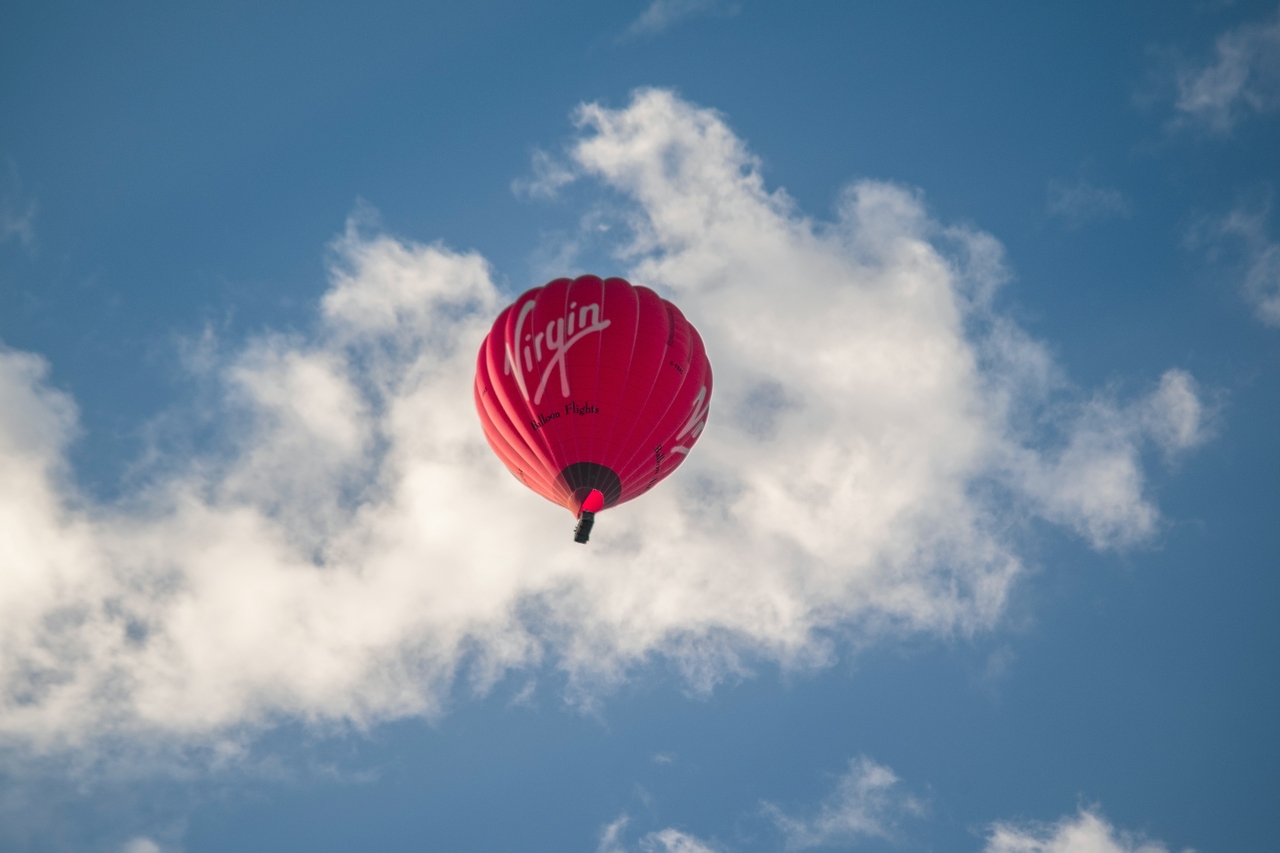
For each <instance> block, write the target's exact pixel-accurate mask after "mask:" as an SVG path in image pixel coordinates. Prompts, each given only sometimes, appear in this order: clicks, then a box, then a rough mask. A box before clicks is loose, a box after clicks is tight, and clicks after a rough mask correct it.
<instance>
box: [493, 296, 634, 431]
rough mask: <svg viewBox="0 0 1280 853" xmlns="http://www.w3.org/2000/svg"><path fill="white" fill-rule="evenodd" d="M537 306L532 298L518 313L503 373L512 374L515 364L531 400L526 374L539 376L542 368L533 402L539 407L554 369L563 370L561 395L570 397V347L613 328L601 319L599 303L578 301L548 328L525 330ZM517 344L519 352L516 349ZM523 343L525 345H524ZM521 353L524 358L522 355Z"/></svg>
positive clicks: (522, 386)
mask: <svg viewBox="0 0 1280 853" xmlns="http://www.w3.org/2000/svg"><path fill="white" fill-rule="evenodd" d="M533 308H534V300H532V299H530V300H529V301H528V302H526V303H525V304H524V305H521V306H520V313H519V314H518V315H517V316H516V328H515V334H514V336H513V338H512V340H510V341H507V343H506V348H507V353H506V359H505V361H504V363H503V365H502V372H503V374H504V375H506V374H509V373H511V371H512V368H513V366H514V369H515V374H516V385H518V386H519V387H520V393H521V394H523V395H524V399H525V400H526V401H528V399H529V386H528V384H527V383H526V382H525V374H526V373H527V374H529V375H530V376H534V375H537V371H538V370H541V371H542V374H541V377H540V378H539V379H538V387H537V389H536V390H535V391H534V395H533V403H534V405H535V406H536V405H537V404H539V403H541V402H542V395H543V394H544V393H545V392H546V390H547V380H548V379H550V378H551V372H552V371H553V370H555V371H558V372H559V373H560V394H561V396H564V397H568V396H569V394H570V389H569V371H568V368H567V366H566V364H565V357H566V356H567V355H568V354H569V349H570V347H572V346H573V345H574V344H576V343H577V342H578V341H580V340H582V339H583V338H585V337H586V336H587V335H589V334H591V333H592V332H603V331H604V330H605V329H607V328H609V321H608V320H601V319H600V305H599V304H598V303H595V302H592V303H591V304H590V305H583V306H582V307H581V308H579V307H578V303H576V302H570V303H569V310H568V312H567V313H566V314H565V316H563V317H561V318H559V319H557V320H552V321H550V322H549V323H547V328H546V330H545V331H538V330H536V329H530V330H528V331H525V327H524V326H525V320H526V319H528V317H529V314H530V312H532V311H533ZM575 309H576V310H575ZM588 321H590V323H588ZM513 343H514V344H515V352H512V344H513ZM522 343H523V346H521V344H522ZM544 350H545V352H544ZM544 354H545V355H546V356H547V362H546V364H545V365H544V364H543V356H544ZM521 356H524V357H523V358H521Z"/></svg>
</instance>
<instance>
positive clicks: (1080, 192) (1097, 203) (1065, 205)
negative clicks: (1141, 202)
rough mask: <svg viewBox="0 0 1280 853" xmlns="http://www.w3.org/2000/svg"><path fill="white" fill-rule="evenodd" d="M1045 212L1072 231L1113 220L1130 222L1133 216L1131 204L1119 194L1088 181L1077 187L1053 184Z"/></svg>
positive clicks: (1116, 191) (1056, 182)
mask: <svg viewBox="0 0 1280 853" xmlns="http://www.w3.org/2000/svg"><path fill="white" fill-rule="evenodd" d="M1045 210H1046V211H1047V212H1048V214H1049V215H1050V216H1056V217H1058V218H1059V219H1062V220H1063V221H1065V222H1066V223H1067V224H1068V225H1069V226H1071V227H1079V226H1080V225H1083V224H1084V223H1086V222H1088V221H1090V220H1094V219H1109V218H1111V217H1113V216H1120V217H1123V218H1125V219H1127V218H1128V217H1129V216H1130V215H1132V213H1133V208H1132V206H1131V205H1130V204H1129V200H1128V199H1127V198H1125V197H1124V194H1123V193H1121V192H1120V191H1119V190H1115V189H1111V188H1109V187H1097V186H1094V185H1093V184H1090V183H1087V182H1086V181H1076V182H1075V183H1074V184H1063V183H1060V182H1058V181H1050V182H1049V186H1048V190H1047V193H1046V203H1045Z"/></svg>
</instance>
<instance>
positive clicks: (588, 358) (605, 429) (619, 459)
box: [475, 275, 711, 541]
mask: <svg viewBox="0 0 1280 853" xmlns="http://www.w3.org/2000/svg"><path fill="white" fill-rule="evenodd" d="M475 398H476V409H477V410H478V411H479V413H480V422H481V424H483V426H484V434H485V437H486V438H487V439H488V440H489V446H490V447H492V448H493V450H494V452H495V453H496V454H497V455H498V458H499V459H501V460H502V461H503V463H504V464H506V466H507V468H508V469H510V471H511V473H512V474H514V475H515V476H516V477H518V478H519V479H520V481H521V482H522V483H524V484H525V485H526V486H528V487H529V488H530V489H533V490H534V491H535V492H537V493H538V494H540V495H542V496H543V497H545V498H547V499H548V500H550V501H553V502H555V503H558V504H562V505H563V506H565V507H566V508H568V509H569V511H570V512H572V513H573V514H574V515H575V516H577V515H579V514H580V513H582V512H587V513H594V512H599V511H601V510H603V509H607V508H609V507H612V506H616V505H618V504H620V503H623V502H625V501H629V500H631V499H632V498H635V497H639V496H640V495H642V494H644V493H645V492H647V491H649V489H651V488H653V487H654V486H655V485H656V484H658V483H659V482H661V481H662V480H663V479H665V478H666V477H668V476H670V475H671V472H673V471H674V470H675V469H676V468H678V467H679V466H680V463H682V462H683V461H684V459H685V456H686V455H687V454H688V453H689V451H690V449H691V448H692V447H693V445H694V443H695V442H697V440H698V436H699V435H700V434H701V433H702V429H703V426H704V425H705V424H706V421H707V411H708V408H709V406H710V403H711V364H710V362H708V361H707V355H706V351H705V350H704V349H703V346H702V338H701V337H699V335H698V332H697V330H695V329H694V328H693V326H692V325H690V323H689V322H688V321H687V320H686V319H685V318H684V315H683V314H681V313H680V309H678V308H676V307H675V306H674V305H672V304H671V303H670V302H668V301H666V300H665V299H662V298H661V297H660V296H658V294H656V293H654V292H653V291H652V290H650V289H648V288H647V287H633V286H632V285H631V284H629V283H628V282H626V281H624V280H623V279H620V278H610V279H604V280H601V279H599V278H597V277H595V276H591V275H587V276H582V277H580V278H577V279H573V280H570V279H567V278H560V279H556V280H555V281H552V282H550V283H549V284H546V285H544V286H542V287H535V288H533V289H532V290H530V291H528V292H526V293H524V294H523V295H522V296H521V297H520V298H519V299H517V300H516V301H515V302H514V303H512V304H511V305H510V306H508V307H507V308H506V309H505V310H504V311H503V312H502V313H501V314H499V315H498V319H497V320H496V321H495V322H494V324H493V328H492V329H491V330H490V331H489V334H488V336H487V337H486V338H485V340H484V343H483V344H482V345H481V346H480V354H479V358H478V359H477V363H476V382H475ZM580 541H584V540H580Z"/></svg>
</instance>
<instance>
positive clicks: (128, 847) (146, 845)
mask: <svg viewBox="0 0 1280 853" xmlns="http://www.w3.org/2000/svg"><path fill="white" fill-rule="evenodd" d="M120 853H161V847H160V845H159V844H156V843H155V842H154V841H152V840H151V839H150V838H147V837H145V836H138V837H137V838H132V839H130V840H129V841H126V842H125V844H124V846H123V847H121V848H120Z"/></svg>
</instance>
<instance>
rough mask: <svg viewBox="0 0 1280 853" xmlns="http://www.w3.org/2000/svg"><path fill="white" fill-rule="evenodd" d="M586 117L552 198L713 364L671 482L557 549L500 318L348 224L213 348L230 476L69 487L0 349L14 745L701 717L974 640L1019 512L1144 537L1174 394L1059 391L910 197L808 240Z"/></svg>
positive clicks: (723, 173)
mask: <svg viewBox="0 0 1280 853" xmlns="http://www.w3.org/2000/svg"><path fill="white" fill-rule="evenodd" d="M578 118H579V122H580V126H581V128H582V130H581V133H580V135H579V137H578V139H577V142H576V143H575V145H574V146H573V148H572V149H571V151H570V152H569V157H570V161H571V162H572V163H573V164H574V169H575V171H576V173H577V174H579V175H580V176H582V177H586V178H591V179H594V180H595V181H596V182H597V184H602V185H604V186H605V187H606V188H607V189H608V190H609V191H610V193H612V194H614V197H616V195H621V196H622V197H624V198H625V199H628V200H629V201H628V202H627V204H628V205H629V206H628V207H627V208H626V209H625V210H624V211H622V214H621V215H622V216H623V218H624V219H625V220H626V221H627V222H629V224H630V226H631V228H632V232H631V233H632V237H631V239H630V240H629V242H628V243H627V244H626V245H625V246H624V247H622V248H621V251H622V255H621V257H622V259H623V261H624V263H625V264H626V265H628V266H629V270H628V273H629V275H630V276H631V277H632V278H633V280H635V281H637V282H638V283H644V284H648V285H651V286H656V287H658V288H662V289H664V290H665V291H667V292H668V293H670V294H672V295H673V298H675V299H676V300H677V301H678V302H679V303H680V304H681V306H682V307H683V308H684V309H685V311H686V313H687V314H688V315H689V316H690V317H691V318H692V319H693V321H694V322H695V323H696V324H697V325H698V328H699V329H700V330H701V331H702V333H703V335H704V338H705V339H706V341H707V343H708V349H709V352H710V353H711V359H712V363H713V364H714V366H715V369H716V380H717V385H716V400H715V404H714V406H713V411H712V418H711V424H710V426H709V427H708V430H707V432H706V433H705V435H704V437H703V439H702V441H701V442H700V443H699V446H698V452H697V453H695V454H693V455H692V456H691V457H690V459H689V462H688V463H687V464H686V466H685V468H684V470H683V472H682V474H681V476H679V477H676V478H674V479H673V481H670V482H668V483H666V484H664V485H663V488H661V489H659V490H655V492H654V493H653V494H652V495H650V496H647V497H646V498H645V499H644V500H642V501H637V502H634V503H632V504H628V505H626V506H624V507H620V508H618V509H616V510H613V511H610V512H609V513H608V514H606V515H605V516H603V517H602V518H601V519H600V520H599V521H598V523H597V525H596V532H595V533H594V534H593V537H592V543H591V545H590V546H588V547H586V548H584V547H582V546H578V545H575V544H574V543H573V542H572V541H571V535H570V531H571V527H572V520H571V519H570V517H569V516H568V515H567V514H566V513H565V512H564V511H563V509H560V508H558V507H554V506H552V505H551V504H549V503H546V502H544V501H542V500H540V499H539V498H537V497H535V496H534V495H532V494H530V493H529V492H527V491H525V490H524V489H523V488H522V487H521V486H520V485H519V484H518V483H517V482H516V481H515V480H514V479H513V478H511V477H510V475H509V474H507V472H506V471H505V470H504V469H503V468H502V466H501V465H500V464H499V463H498V462H497V460H496V459H494V458H493V456H492V454H491V452H490V451H489V449H488V447H487V446H486V445H485V443H484V440H483V438H482V436H481V433H480V430H479V429H478V422H477V419H476V416H475V414H474V412H473V410H472V402H471V385H472V373H473V369H474V356H475V352H476V349H477V347H478V345H479V342H480V340H481V338H482V337H483V335H484V334H485V332H486V331H487V328H488V325H489V323H490V322H491V320H492V317H493V316H494V315H495V314H496V312H497V311H498V310H499V308H500V307H501V305H502V303H503V302H504V300H505V297H503V296H502V295H501V294H500V293H499V292H498V290H497V288H496V287H495V286H494V284H493V281H492V277H491V275H490V272H489V269H488V266H487V264H486V263H485V261H484V260H483V258H481V257H480V256H478V255H476V254H474V253H457V252H453V251H451V250H449V249H446V248H444V247H442V246H439V245H420V244H415V243H406V242H402V241H398V240H395V239H392V238H390V237H386V236H380V235H376V234H375V235H365V234H362V233H360V231H359V230H358V229H357V228H356V227H355V226H354V225H353V226H352V227H350V228H349V229H348V231H347V232H346V233H345V234H344V235H343V236H342V237H341V238H340V239H339V240H337V242H336V243H335V246H334V252H333V258H334V262H333V269H332V286H331V288H330V290H329V292H328V294H327V295H326V296H325V297H324V301H323V312H322V317H323V320H322V324H321V327H320V328H319V329H318V330H317V331H316V333H315V334H314V335H312V336H310V337H303V336H299V335H293V336H286V335H278V334H269V335H264V336H262V337H260V338H259V339H257V340H255V341H253V342H252V343H251V344H249V345H248V346H247V347H245V348H244V349H243V350H241V351H239V352H236V353H231V354H230V355H221V356H219V355H217V351H216V349H214V348H211V347H210V348H205V350H202V352H204V353H205V355H204V356H203V363H204V364H206V365H207V369H208V370H209V371H210V372H211V375H210V378H211V379H212V380H213V381H214V382H215V384H216V386H217V387H219V388H221V389H222V392H221V393H222V396H221V404H220V405H221V407H222V408H221V410H220V411H221V414H220V418H221V421H220V423H221V425H222V432H223V439H224V443H225V444H226V445H227V447H228V448H229V449H228V450H227V451H226V452H225V453H221V454H215V455H207V456H203V457H200V458H197V459H192V460H177V459H175V460H172V461H171V463H170V464H169V465H167V466H158V467H157V468H156V470H164V471H167V472H168V473H164V474H159V475H156V476H155V477H154V478H153V481H152V482H151V483H150V484H149V485H148V486H147V487H146V488H143V489H141V490H139V491H138V492H137V493H136V494H132V495H130V496H129V497H128V498H127V499H125V500H123V501H121V502H119V503H115V504H111V505H101V504H96V503H94V502H92V501H90V500H89V499H87V498H85V497H83V496H82V495H79V494H78V493H77V492H76V491H75V490H74V489H73V488H72V487H71V486H70V485H69V484H68V480H67V477H66V472H65V450H66V444H67V442H68V441H69V440H71V438H72V436H73V435H74V431H75V414H74V413H75V409H74V406H73V404H72V402H71V401H70V400H69V399H68V398H67V397H66V396H65V395H63V394H61V393H59V392H57V391H55V390H52V389H50V388H49V387H48V385H47V383H46V382H45V380H44V376H43V369H44V368H43V364H42V362H41V361H40V360H39V359H38V358H36V357H34V356H31V355H27V354H22V353H16V352H10V351H6V352H0V529H3V530H4V531H5V535H4V536H2V537H0V575H2V576H3V579H2V582H0V742H3V743H8V744H10V745H11V746H15V747H21V748H25V749H35V750H58V749H67V748H72V747H78V748H80V749H81V751H80V752H78V753H77V754H86V753H85V752H84V749H83V748H84V747H86V746H87V745H91V744H92V743H93V742H95V740H96V739H98V738H102V737H117V738H124V739H126V740H127V739H131V738H133V739H136V740H137V741H138V742H143V741H145V742H147V743H148V744H156V743H165V742H172V743H176V744H185V745H197V746H201V747H204V748H208V750H209V754H212V755H215V756H226V757H230V758H234V756H235V755H236V754H239V753H238V751H237V750H238V747H237V744H238V743H240V742H241V741H240V740H239V739H240V738H242V737H244V736H245V733H246V732H249V733H251V732H252V731H254V730H256V729H257V728H259V727H262V726H269V725H272V724H273V723H274V722H276V721H279V720H282V719H299V720H303V721H308V722H311V723H314V724H317V725H333V724H339V725H355V726H366V725H371V724H373V723H376V722H378V721H380V720H386V719H390V718H395V717H401V716H406V715H422V714H425V715H434V714H439V713H442V712H443V711H444V709H445V708H446V706H447V703H448V701H449V698H450V696H452V695H453V694H454V692H455V691H456V689H457V688H456V686H455V685H456V684H457V683H458V682H459V679H461V683H462V684H463V685H464V686H466V687H467V688H468V689H471V690H477V691H484V690H487V689H488V688H489V687H490V686H491V685H492V684H493V683H494V681H495V680H496V679H498V678H500V677H501V676H502V675H503V674H504V673H507V672H510V671H512V670H514V669H520V668H529V667H536V666H543V665H549V666H554V667H556V668H558V669H559V670H560V671H561V672H562V673H564V675H565V677H566V678H567V680H568V684H569V688H568V689H569V693H570V695H571V697H573V698H574V699H575V700H577V701H589V700H590V698H591V697H592V696H595V695H598V693H599V691H600V690H601V689H603V688H607V687H608V686H609V685H611V684H615V683H617V682H619V681H620V680H622V679H625V678H626V677H627V674H628V672H629V671H630V670H631V669H632V668H634V667H637V666H641V665H646V664H648V663H651V662H653V661H655V660H659V659H665V660H667V661H669V662H670V663H671V664H672V665H674V666H675V667H677V668H678V669H679V670H680V671H681V672H682V673H683V674H684V676H685V677H686V678H687V680H688V683H689V685H690V686H691V688H693V689H698V690H706V689H710V688H711V687H712V686H714V685H715V684H716V683H717V682H719V681H721V680H723V679H724V678H726V677H733V676H735V675H739V674H742V673H745V672H746V664H745V663H744V662H743V661H744V656H745V655H747V654H749V655H751V656H753V657H755V658H757V659H761V660H767V661H773V662H776V663H777V664H779V665H781V666H784V667H806V666H817V665H823V664H825V663H828V662H829V661H830V660H831V659H832V656H833V654H834V652H835V649H836V648H837V646H836V645H834V643H833V641H835V640H838V639H839V638H840V637H848V636H855V637H858V638H861V639H873V638H875V637H878V636H884V635H886V634H888V633H892V632H919V631H924V632H934V633H937V634H940V635H955V634H967V633H970V632H973V631H977V630H982V629H985V628H989V627H990V626H992V625H993V624H995V622H996V620H998V619H999V617H1000V615H1001V613H1002V609H1003V606H1004V602H1005V598H1006V596H1007V594H1008V590H1009V586H1010V584H1011V583H1012V582H1013V580H1014V579H1015V578H1016V577H1017V575H1018V572H1019V566H1020V564H1019V560H1018V555H1017V553H1016V552H1015V550H1014V549H1013V547H1012V545H1011V542H1010V540H1009V538H1008V533H1007V530H1008V529H1009V526H1010V522H1011V521H1014V522H1016V521H1017V519H1019V518H1025V517H1035V516H1039V517H1044V518H1047V519H1049V520H1051V521H1055V522H1058V523H1062V524H1065V525H1067V526H1068V527H1070V528H1072V529H1074V530H1076V531H1078V532H1079V533H1080V534H1081V535H1083V536H1085V537H1087V538H1088V539H1089V540H1090V541H1091V542H1092V543H1093V544H1095V545H1096V546H1098V547H1113V546H1122V545H1125V544H1128V543H1131V542H1134V541H1138V540H1140V539H1142V538H1143V537H1145V536H1149V535H1151V534H1152V532H1153V530H1154V529H1155V523H1156V520H1157V519H1158V512H1157V510H1156V508H1155V506H1154V504H1152V502H1151V500H1150V498H1149V496H1148V495H1147V493H1146V487H1145V485H1144V477H1143V472H1142V469H1141V465H1140V456H1139V453H1140V449H1141V447H1142V446H1143V444H1144V443H1146V442H1155V443H1156V444H1157V446H1160V447H1164V448H1166V449H1168V450H1170V451H1173V450H1178V449H1180V448H1184V447H1188V446H1190V445H1192V444H1194V443H1195V441H1196V440H1198V437H1199V435H1200V425H1199V417H1200V415H1199V403H1198V400H1197V398H1196V395H1195V390H1194V385H1193V383H1192V381H1191V379H1190V377H1188V376H1186V374H1183V373H1180V372H1178V371H1173V372H1170V373H1168V374H1166V376H1165V378H1164V379H1163V380H1161V383H1160V385H1159V387H1158V388H1157V389H1155V390H1154V391H1153V392H1152V393H1151V395H1149V396H1147V397H1145V398H1142V399H1139V400H1137V401H1127V402H1126V401H1118V400H1115V399H1113V398H1111V397H1108V396H1106V395H1088V394H1084V393H1083V392H1080V391H1079V390H1077V389H1074V388H1072V386H1070V384H1069V383H1067V382H1066V380H1065V379H1063V378H1062V376H1061V375H1060V371H1058V370H1057V369H1056V368H1055V367H1054V365H1053V364H1052V361H1051V359H1050V358H1049V356H1048V355H1047V353H1046V350H1045V348H1044V347H1043V346H1041V345H1040V344H1038V343H1037V342H1034V341H1032V340H1030V339H1029V338H1028V337H1027V336H1026V335H1025V334H1023V333H1022V332H1020V331H1019V330H1018V329H1017V327H1016V326H1015V325H1013V324H1012V322H1011V321H1009V320H1008V319H1007V318H1003V317H1001V316H1000V315H998V314H997V313H995V312H994V311H993V310H992V308H991V307H990V301H989V297H990V295H991V293H992V291H993V290H994V289H995V288H996V287H997V286H998V285H999V284H1000V282H1001V281H1002V280H1003V278H1004V277H1005V275H1006V274H1005V273H1004V271H1003V268H1002V263H1001V257H1000V255H1001V252H1000V247H999V245H998V243H996V242H995V240H993V239H992V238H991V237H989V236H987V235H984V234H981V233H976V232H972V231H966V230H962V229H956V228H948V227H944V226H942V225H939V224H938V223H936V222H934V221H932V220H931V219H930V218H929V217H928V215H927V213H926V212H925V210H924V207H923V205H922V203H921V201H920V198H919V196H918V194H916V193H913V192H911V191H908V190H905V189H903V188H900V187H897V186H893V185H889V184H883V183H874V182H863V183H859V184H857V185H855V186H853V187H851V188H850V189H849V190H848V192H847V193H846V194H845V196H844V200H843V202H842V205H841V208H840V216H839V219H838V220H837V221H836V222H834V223H816V222H814V221H811V220H809V219H807V218H806V217H804V216H803V215H801V214H800V213H798V212H797V211H796V210H795V208H794V205H793V204H792V203H791V201H790V200H789V199H788V198H787V197H786V196H785V195H784V194H783V193H782V192H781V191H776V192H769V191H767V190H766V189H765V187H764V184H763V181H762V179H761V177H760V174H759V171H758V169H757V167H756V161H755V159H754V158H753V157H752V156H751V155H750V154H749V153H748V152H747V150H746V147H745V145H744V144H743V143H742V141H741V140H739V139H738V138H736V137H735V136H734V135H733V134H732V133H731V132H730V131H729V129H728V128H727V126H726V125H725V124H724V122H723V121H722V120H721V118H720V117H719V116H718V115H717V114H716V113H714V112H712V111H709V110H703V109H699V108H697V107H695V106H692V105H690V104H687V103H685V102H683V101H681V100H679V99H678V98H676V97H675V96H674V95H672V94H670V93H667V92H661V91H643V92H640V93H638V94H637V95H636V97H635V99H634V100H633V102H632V103H631V104H630V105H629V106H628V107H626V108H624V109H620V110H609V109H606V108H604V107H601V106H599V105H589V106H586V107H583V108H582V110H581V111H580V113H579V116H578ZM609 233H613V232H609ZM199 361H200V360H197V363H198V362H199ZM143 734H145V735H146V737H145V738H143V737H140V736H141V735H143ZM673 838H674V837H673ZM654 843H655V844H658V843H667V842H666V841H662V840H661V839H659V840H656V841H655V842H654ZM672 843H675V841H672Z"/></svg>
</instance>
